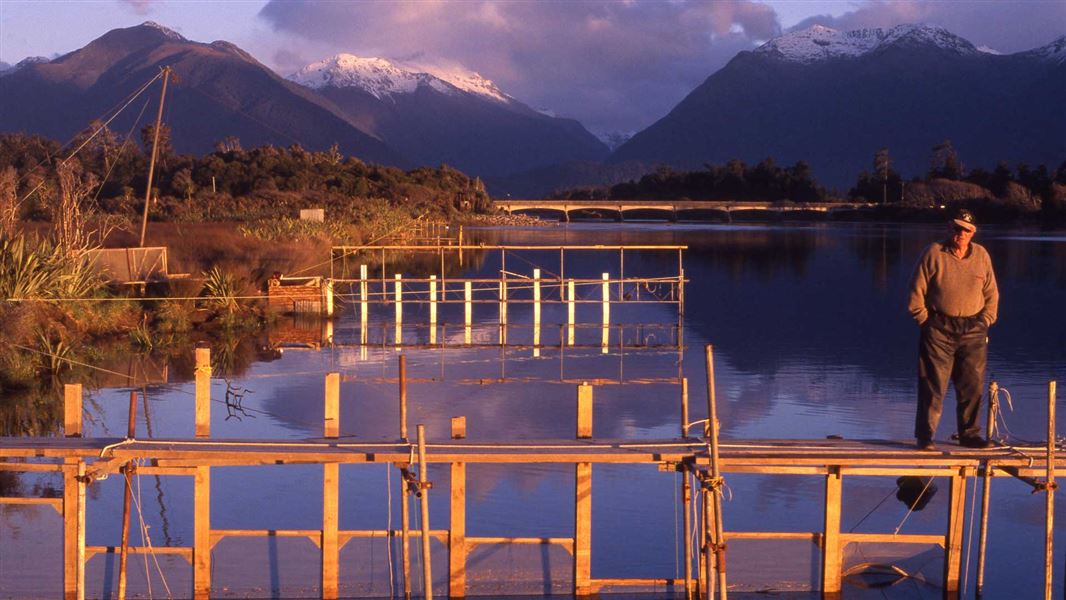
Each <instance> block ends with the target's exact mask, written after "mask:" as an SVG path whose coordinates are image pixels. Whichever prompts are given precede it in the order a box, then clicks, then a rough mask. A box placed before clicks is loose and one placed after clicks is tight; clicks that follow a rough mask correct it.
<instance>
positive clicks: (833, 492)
mask: <svg viewBox="0 0 1066 600" xmlns="http://www.w3.org/2000/svg"><path fill="white" fill-rule="evenodd" d="M842 492H843V477H841V475H840V467H829V472H828V473H826V476H825V507H824V508H825V526H824V528H823V530H822V593H823V594H839V593H840V587H841V578H842V576H843V573H842V566H843V565H842V558H843V548H842V547H841V543H840V508H841V506H840V505H841V498H842V495H843V494H842Z"/></svg>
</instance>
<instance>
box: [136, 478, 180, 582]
mask: <svg viewBox="0 0 1066 600" xmlns="http://www.w3.org/2000/svg"><path fill="white" fill-rule="evenodd" d="M138 466H140V464H138ZM132 497H133V498H134V506H136V507H137V518H138V520H139V521H140V528H141V543H142V544H143V545H144V546H145V547H147V548H148V554H151V555H152V562H153V563H155V568H156V571H157V572H158V573H159V579H160V580H161V581H162V582H163V589H165V590H166V593H167V598H172V597H173V594H172V593H171V591H170V585H169V584H167V578H166V575H165V574H164V573H163V568H162V567H161V566H160V565H159V557H158V556H156V553H155V549H154V547H153V546H152V536H151V535H149V534H148V524H147V523H145V522H144V514H143V513H142V512H141V476H140V475H138V476H137V494H136V495H135V496H132ZM144 560H145V574H146V579H147V580H148V597H149V598H150V597H151V596H152V578H151V576H150V575H148V574H149V571H148V557H147V555H145V559H144Z"/></svg>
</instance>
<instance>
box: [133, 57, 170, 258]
mask: <svg viewBox="0 0 1066 600" xmlns="http://www.w3.org/2000/svg"><path fill="white" fill-rule="evenodd" d="M169 80H170V67H169V66H167V67H163V92H162V93H161V94H160V95H159V112H157V113H156V115H155V131H154V132H153V133H154V135H153V136H152V158H151V160H150V161H149V162H148V189H147V190H145V192H144V216H143V217H142V218H141V245H140V247H141V248H144V237H145V234H146V233H147V232H148V204H149V202H151V200H152V176H153V175H154V174H155V158H156V155H157V154H158V153H159V129H160V126H161V125H162V123H163V102H164V101H165V100H166V99H167V81H169Z"/></svg>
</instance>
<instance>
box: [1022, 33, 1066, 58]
mask: <svg viewBox="0 0 1066 600" xmlns="http://www.w3.org/2000/svg"><path fill="white" fill-rule="evenodd" d="M1023 54H1024V55H1027V56H1032V57H1034V58H1039V59H1042V60H1046V61H1048V62H1053V63H1058V64H1063V63H1066V35H1064V36H1062V37H1060V38H1058V39H1056V40H1055V41H1053V42H1051V43H1050V44H1048V45H1046V46H1041V47H1040V48H1034V49H1033V50H1030V51H1028V52H1024V53H1023Z"/></svg>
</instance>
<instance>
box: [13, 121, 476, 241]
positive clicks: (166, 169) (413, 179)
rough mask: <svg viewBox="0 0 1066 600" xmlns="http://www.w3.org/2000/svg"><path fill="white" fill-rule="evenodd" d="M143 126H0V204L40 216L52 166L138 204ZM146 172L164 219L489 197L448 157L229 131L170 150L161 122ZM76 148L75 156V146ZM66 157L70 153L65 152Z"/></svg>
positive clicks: (448, 206)
mask: <svg viewBox="0 0 1066 600" xmlns="http://www.w3.org/2000/svg"><path fill="white" fill-rule="evenodd" d="M154 134H155V132H154V131H153V127H151V126H149V127H146V128H144V129H143V130H142V131H141V136H140V137H141V140H140V142H139V143H138V142H137V141H133V140H130V139H122V137H120V136H119V135H117V134H116V133H115V132H113V131H111V130H109V129H108V128H107V127H104V126H102V125H100V124H99V123H95V124H93V125H92V126H90V127H89V128H88V129H86V130H85V131H84V132H82V133H81V134H79V135H78V136H77V137H75V139H74V140H72V141H71V142H70V143H68V144H66V145H62V144H60V143H58V142H56V141H54V140H50V139H47V138H44V137H41V136H37V135H25V134H20V133H5V134H0V204H4V205H7V204H10V202H12V201H15V202H20V204H19V206H18V207H17V210H18V212H19V213H20V214H19V217H20V218H23V219H45V218H47V217H48V214H49V210H48V206H49V204H50V203H52V202H53V201H54V200H55V198H56V197H57V194H58V193H59V188H60V182H59V180H58V177H57V166H60V165H62V167H63V169H62V170H69V171H71V172H72V173H73V175H74V176H75V177H76V178H77V180H78V181H79V182H80V183H81V184H82V185H83V186H85V188H86V189H91V190H92V191H91V194H90V196H91V197H92V198H94V199H95V200H96V202H97V203H98V204H99V207H100V208H101V209H102V210H104V211H105V212H112V213H129V214H137V213H138V211H139V210H140V207H141V206H143V203H144V198H145V191H146V187H147V185H148V166H149V162H150V155H151V147H152V139H153V137H154ZM159 137H160V140H159V151H158V156H157V158H156V167H155V175H154V178H153V181H152V198H153V206H152V210H151V214H152V217H153V218H155V219H163V220H249V219H255V218H263V217H270V216H288V217H291V216H294V214H293V212H294V211H295V210H297V209H299V208H310V207H326V208H328V209H330V213H331V214H333V215H336V216H339V217H340V216H344V213H345V212H348V211H358V209H359V206H358V205H359V204H360V202H361V201H362V200H371V199H372V200H375V201H377V202H380V201H387V202H390V203H394V204H402V205H404V206H405V207H407V208H409V209H410V210H411V212H412V213H413V214H441V215H448V214H450V213H455V212H470V211H475V212H480V211H486V210H488V209H489V207H490V206H491V204H490V201H489V197H488V194H487V193H486V192H485V189H484V186H483V185H482V183H481V181H480V180H478V179H476V178H471V177H468V176H466V175H464V174H463V173H461V172H459V171H457V170H455V169H453V168H450V167H447V166H441V167H439V168H428V167H426V168H419V169H415V170H412V171H406V172H405V171H403V170H402V169H398V168H395V167H385V166H379V165H373V164H367V163H364V162H363V161H361V160H359V159H358V158H355V157H351V156H344V155H342V154H340V152H338V151H337V148H336V146H334V147H333V148H332V149H331V150H328V151H325V152H310V151H308V150H305V149H303V148H302V147H300V146H299V145H297V144H294V145H292V146H289V147H287V148H279V147H274V146H262V147H258V148H254V149H250V150H245V149H243V148H242V147H241V144H240V141H239V140H238V139H236V138H226V139H223V140H221V141H219V142H218V144H217V145H216V148H215V151H214V152H212V153H210V154H207V155H205V156H193V155H188V154H176V153H175V152H174V151H173V149H172V146H171V145H170V140H169V138H170V135H169V130H168V129H167V127H166V126H165V125H164V126H163V127H161V128H160V136H159ZM72 155H73V156H72ZM71 156H72V158H69V159H68V157H71Z"/></svg>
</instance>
